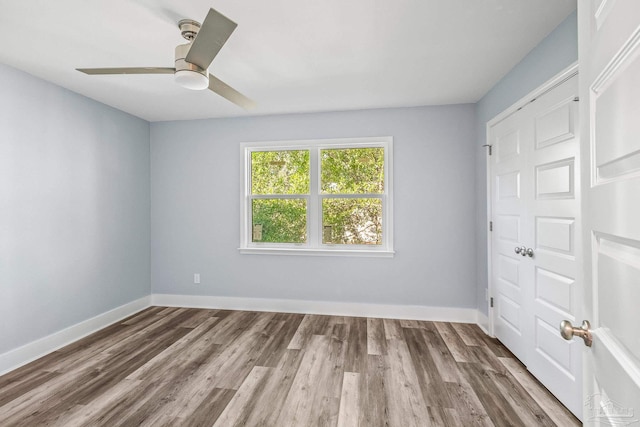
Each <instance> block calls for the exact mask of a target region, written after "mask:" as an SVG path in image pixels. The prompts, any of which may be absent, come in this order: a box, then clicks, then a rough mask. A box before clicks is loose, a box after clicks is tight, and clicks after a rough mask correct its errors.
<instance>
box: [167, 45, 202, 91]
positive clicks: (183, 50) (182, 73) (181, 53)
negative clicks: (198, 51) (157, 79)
mask: <svg viewBox="0 0 640 427" xmlns="http://www.w3.org/2000/svg"><path fill="white" fill-rule="evenodd" d="M190 48H191V43H185V44H180V45H178V46H176V56H175V58H176V60H175V67H176V73H175V79H176V82H177V83H178V84H179V85H181V86H184V87H186V88H187V89H193V90H202V89H206V88H208V87H209V73H208V71H207V70H206V69H204V68H201V67H198V66H197V65H196V64H192V63H190V62H187V61H186V59H185V58H186V57H187V54H188V53H189V49H190Z"/></svg>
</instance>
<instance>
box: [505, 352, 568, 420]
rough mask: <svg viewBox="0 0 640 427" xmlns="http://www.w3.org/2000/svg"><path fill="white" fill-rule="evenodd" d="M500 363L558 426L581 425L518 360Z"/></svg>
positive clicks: (510, 359)
mask: <svg viewBox="0 0 640 427" xmlns="http://www.w3.org/2000/svg"><path fill="white" fill-rule="evenodd" d="M500 362H501V363H502V364H504V366H505V367H506V368H507V369H508V371H509V372H510V373H511V375H513V376H514V377H515V379H516V380H517V381H518V383H519V384H520V385H521V386H522V387H523V388H524V389H525V390H526V391H527V393H528V394H529V396H531V397H532V398H533V399H534V400H535V401H536V403H538V405H540V407H541V408H542V409H543V410H544V412H545V413H546V414H547V415H548V416H549V417H550V418H551V419H552V420H553V421H554V422H555V423H556V425H558V426H578V425H580V423H579V422H578V420H577V419H576V418H575V417H574V416H573V414H571V413H570V412H569V411H568V410H567V408H565V407H564V406H562V405H560V404H559V402H558V400H557V399H556V398H555V397H554V396H553V395H551V394H550V393H549V392H548V391H547V390H546V389H545V388H544V386H543V385H542V384H540V383H539V382H538V381H537V380H536V379H535V378H534V377H533V376H532V375H531V374H530V373H529V372H528V371H527V368H525V367H524V365H522V363H520V362H519V361H518V360H515V359H512V358H504V357H502V358H500Z"/></svg>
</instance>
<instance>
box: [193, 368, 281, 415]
mask: <svg viewBox="0 0 640 427" xmlns="http://www.w3.org/2000/svg"><path fill="white" fill-rule="evenodd" d="M273 370H274V368H265V367H263V366H256V367H254V368H253V369H252V370H251V372H250V373H249V375H248V376H247V378H246V379H245V380H244V381H243V382H242V384H241V385H240V388H238V391H237V392H236V393H235V395H234V397H233V399H231V401H230V402H229V404H228V405H227V407H226V408H225V409H224V411H223V412H222V414H220V417H219V418H218V419H217V420H216V422H215V424H214V425H213V427H231V426H244V425H247V418H248V417H249V415H250V414H251V413H252V412H253V411H254V410H255V407H256V406H257V404H258V402H257V400H256V398H255V396H256V394H259V393H260V391H261V390H263V389H264V387H265V384H266V378H267V376H268V375H269V374H270V373H271V372H273ZM190 418H191V417H190Z"/></svg>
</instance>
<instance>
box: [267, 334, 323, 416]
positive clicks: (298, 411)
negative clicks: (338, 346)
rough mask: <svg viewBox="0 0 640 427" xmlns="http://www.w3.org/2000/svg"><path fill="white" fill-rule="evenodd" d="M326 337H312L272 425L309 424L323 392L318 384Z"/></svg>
mask: <svg viewBox="0 0 640 427" xmlns="http://www.w3.org/2000/svg"><path fill="white" fill-rule="evenodd" d="M329 344H330V338H329V337H327V336H324V335H312V336H311V337H310V339H309V341H308V346H307V348H306V351H305V354H304V356H303V359H302V361H301V362H300V366H299V368H298V371H297V372H296V375H295V377H294V381H293V384H292V385H291V388H290V390H289V393H288V394H287V398H286V400H285V402H284V403H283V406H282V410H281V412H280V415H279V417H278V421H277V423H276V425H278V426H308V425H311V424H312V423H313V420H312V419H311V414H312V410H313V407H314V406H315V405H318V404H320V403H321V400H322V396H323V395H324V393H325V390H322V389H321V387H320V386H319V385H318V382H319V381H320V380H321V377H322V373H323V371H325V370H326V366H323V365H325V364H324V363H323V361H324V360H325V359H326V358H327V356H328V354H329Z"/></svg>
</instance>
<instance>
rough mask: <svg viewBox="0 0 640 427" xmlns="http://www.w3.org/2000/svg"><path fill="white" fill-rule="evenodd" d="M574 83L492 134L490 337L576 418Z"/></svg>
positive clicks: (576, 164) (497, 125) (540, 100)
mask: <svg viewBox="0 0 640 427" xmlns="http://www.w3.org/2000/svg"><path fill="white" fill-rule="evenodd" d="M577 96H578V78H577V76H573V77H571V78H570V79H568V80H565V81H563V82H562V83H560V84H559V85H557V86H555V87H554V88H553V89H552V90H550V91H547V92H545V93H544V94H542V95H540V96H537V97H536V99H535V101H533V102H530V103H528V104H526V105H525V106H524V107H523V108H522V109H520V110H519V111H517V112H515V113H514V114H512V115H510V116H508V117H507V118H505V119H504V120H502V121H499V122H498V123H495V124H492V125H490V128H489V141H490V142H489V143H490V144H491V145H492V146H493V147H492V148H493V152H494V154H493V155H492V156H491V157H492V160H491V176H492V192H493V197H492V220H493V222H494V230H493V233H492V276H493V277H492V295H493V297H494V309H493V316H494V333H495V335H496V337H497V338H498V339H499V340H500V341H502V342H503V343H504V344H505V345H506V346H507V347H508V348H509V349H510V350H511V351H512V352H513V353H514V354H515V355H516V356H517V357H518V358H519V359H520V360H521V361H522V362H523V363H524V364H525V365H526V366H527V369H528V370H529V371H530V372H531V373H532V374H533V375H534V376H536V377H537V378H538V379H539V380H540V381H541V382H542V383H543V384H544V385H545V386H546V387H547V388H548V389H549V390H550V391H551V392H552V393H553V394H554V395H555V396H556V397H557V398H558V399H559V400H560V401H561V402H562V403H564V404H565V406H567V407H568V408H569V409H570V410H571V411H572V412H573V413H574V414H576V415H577V416H578V417H580V415H581V408H582V404H581V396H580V395H581V392H580V390H581V369H582V368H581V355H582V354H581V352H582V349H581V347H580V343H577V342H575V343H574V342H568V341H565V340H563V339H562V338H561V337H560V336H559V334H558V325H559V323H560V322H561V321H562V320H563V319H570V320H572V321H575V319H576V317H575V314H576V311H577V310H578V308H579V307H578V306H579V304H580V302H581V299H580V297H581V295H580V293H579V288H578V286H577V284H576V278H577V274H578V265H579V264H578V260H579V259H580V253H579V252H580V251H579V242H578V235H577V231H578V230H579V224H578V220H579V218H578V212H579V206H580V205H579V191H578V189H579V185H578V174H577V173H576V171H577V170H579V159H578V158H577V154H578V151H579V150H578V149H579V146H578V145H579V132H578V131H579V128H578V102H577Z"/></svg>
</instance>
